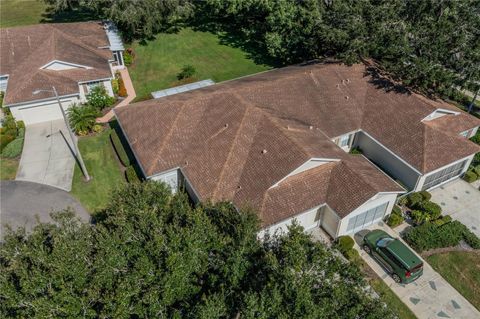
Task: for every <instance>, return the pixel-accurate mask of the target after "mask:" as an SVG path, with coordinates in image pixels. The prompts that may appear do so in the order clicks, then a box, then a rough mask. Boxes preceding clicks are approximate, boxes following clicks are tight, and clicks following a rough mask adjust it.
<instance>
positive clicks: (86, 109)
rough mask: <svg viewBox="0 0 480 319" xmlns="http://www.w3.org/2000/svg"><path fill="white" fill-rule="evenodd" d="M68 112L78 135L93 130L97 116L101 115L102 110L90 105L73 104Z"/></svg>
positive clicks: (71, 123) (71, 124)
mask: <svg viewBox="0 0 480 319" xmlns="http://www.w3.org/2000/svg"><path fill="white" fill-rule="evenodd" d="M67 114H68V121H69V122H70V126H71V127H72V129H73V130H74V131H75V132H76V133H77V134H78V135H85V134H88V133H89V132H91V130H92V128H93V126H94V125H95V120H96V118H97V117H98V116H100V112H99V111H98V110H97V109H96V108H95V107H93V106H90V105H80V106H78V105H72V106H71V107H70V108H69V109H68V111H67Z"/></svg>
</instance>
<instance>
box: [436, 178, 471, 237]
mask: <svg viewBox="0 0 480 319" xmlns="http://www.w3.org/2000/svg"><path fill="white" fill-rule="evenodd" d="M431 193H432V201H434V202H435V203H437V204H439V205H440V206H441V207H442V214H444V215H450V216H452V218H453V219H456V220H458V221H460V222H461V223H462V224H464V225H466V226H467V227H468V228H469V229H470V230H471V231H472V232H473V233H475V234H476V235H477V236H479V237H480V191H479V190H478V189H476V188H475V187H474V186H473V185H471V184H469V183H467V182H465V181H464V180H462V179H457V180H455V181H452V182H450V183H448V184H445V185H443V186H440V187H437V188H435V189H433V190H432V191H431Z"/></svg>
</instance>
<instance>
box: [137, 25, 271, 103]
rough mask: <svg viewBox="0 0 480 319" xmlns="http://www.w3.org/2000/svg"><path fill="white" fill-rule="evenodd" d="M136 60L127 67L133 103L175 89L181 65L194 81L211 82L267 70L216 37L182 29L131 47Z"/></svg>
mask: <svg viewBox="0 0 480 319" xmlns="http://www.w3.org/2000/svg"><path fill="white" fill-rule="evenodd" d="M132 47H133V49H134V52H135V54H136V58H135V61H134V64H133V65H131V66H130V67H129V72H130V76H131V78H132V81H133V85H134V87H135V91H136V93H137V99H142V98H149V97H150V93H151V92H153V91H157V90H161V89H165V88H169V87H172V86H176V85H178V84H179V83H178V82H177V78H176V75H177V74H178V73H179V72H180V70H181V68H182V67H183V66H184V65H187V64H190V65H192V66H194V67H195V69H196V74H195V78H196V80H204V79H209V78H210V79H213V80H214V81H215V82H220V81H225V80H229V79H233V78H237V77H240V76H243V75H247V74H253V73H257V72H261V71H265V70H268V69H269V68H270V67H268V66H266V65H258V64H255V63H254V62H253V61H252V60H251V59H249V58H248V56H247V54H246V53H245V52H244V51H242V50H241V49H238V48H233V47H230V46H227V45H222V44H220V39H219V37H218V36H217V35H215V34H213V33H209V32H200V31H193V30H192V29H183V30H182V31H180V32H178V33H176V34H165V33H162V34H159V35H157V37H156V39H155V40H153V41H148V42H147V44H146V45H142V44H140V43H138V42H135V43H134V44H133V45H132Z"/></svg>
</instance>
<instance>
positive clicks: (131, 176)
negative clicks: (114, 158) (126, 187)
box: [125, 165, 140, 183]
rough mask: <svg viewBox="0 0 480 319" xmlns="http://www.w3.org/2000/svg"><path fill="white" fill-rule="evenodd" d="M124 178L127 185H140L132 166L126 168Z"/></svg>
mask: <svg viewBox="0 0 480 319" xmlns="http://www.w3.org/2000/svg"><path fill="white" fill-rule="evenodd" d="M125 178H126V179H127V182H129V183H140V179H139V178H138V175H137V172H136V171H135V168H134V167H133V166H132V165H130V166H129V167H127V169H126V171H125Z"/></svg>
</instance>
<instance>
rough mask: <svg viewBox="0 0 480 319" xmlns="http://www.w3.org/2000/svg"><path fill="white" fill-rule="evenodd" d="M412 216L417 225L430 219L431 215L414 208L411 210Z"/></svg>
mask: <svg viewBox="0 0 480 319" xmlns="http://www.w3.org/2000/svg"><path fill="white" fill-rule="evenodd" d="M410 216H411V217H412V219H413V222H414V223H415V224H417V225H421V224H423V223H425V222H428V221H429V220H430V215H429V214H428V213H427V212H425V211H422V210H413V211H411V212H410Z"/></svg>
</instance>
